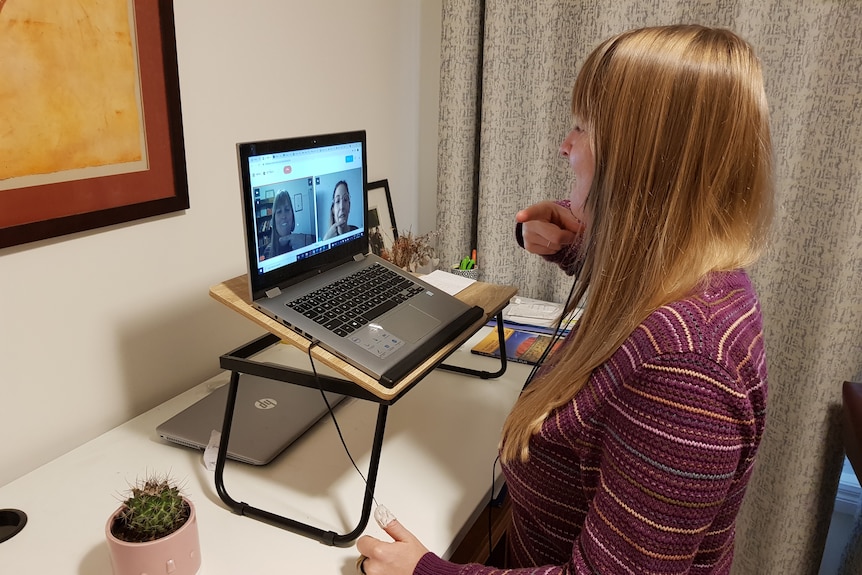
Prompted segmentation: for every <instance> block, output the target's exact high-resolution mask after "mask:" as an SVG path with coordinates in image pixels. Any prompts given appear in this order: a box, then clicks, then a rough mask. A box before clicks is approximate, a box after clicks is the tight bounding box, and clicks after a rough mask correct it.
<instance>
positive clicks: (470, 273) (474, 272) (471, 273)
mask: <svg viewBox="0 0 862 575" xmlns="http://www.w3.org/2000/svg"><path fill="white" fill-rule="evenodd" d="M449 271H450V272H452V273H453V274H455V275H456V276H461V277H465V278H470V279H471V280H478V279H479V268H478V267H474V268H473V269H469V270H461V269H458V264H456V265H454V266H452V269H451V270H449Z"/></svg>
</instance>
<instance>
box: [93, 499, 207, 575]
mask: <svg viewBox="0 0 862 575" xmlns="http://www.w3.org/2000/svg"><path fill="white" fill-rule="evenodd" d="M186 502H187V503H188V504H189V507H190V508H191V512H190V513H189V519H188V521H186V522H185V524H184V525H183V526H182V527H180V528H179V529H177V530H176V531H174V532H173V533H171V534H170V535H168V536H167V537H163V538H161V539H157V540H156V541H147V542H146V543H129V542H128V541H122V540H120V539H117V538H116V537H114V535H113V534H112V533H111V526H112V525H113V524H114V520H115V519H116V517H117V515H118V514H119V513H120V510H121V509H122V507H120V508H119V509H117V511H115V512H114V513H113V514H112V515H111V517H110V518H109V519H108V523H107V525H105V537H106V538H107V541H108V553H109V554H110V556H111V566H112V567H113V571H114V575H194V574H195V573H197V572H198V569H200V566H201V545H200V538H199V537H198V518H197V514H196V513H195V506H194V505H193V504H192V502H191V501H189V500H188V499H186Z"/></svg>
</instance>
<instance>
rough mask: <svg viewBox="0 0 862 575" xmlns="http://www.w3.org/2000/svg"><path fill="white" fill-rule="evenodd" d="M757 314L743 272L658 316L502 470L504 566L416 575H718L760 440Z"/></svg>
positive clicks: (422, 570)
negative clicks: (525, 453) (507, 499)
mask: <svg viewBox="0 0 862 575" xmlns="http://www.w3.org/2000/svg"><path fill="white" fill-rule="evenodd" d="M765 410H766V360H765V356H764V348H763V331H762V323H761V314H760V305H759V303H758V300H757V296H756V294H755V290H754V288H753V286H752V284H751V282H750V280H749V278H748V276H747V275H746V274H745V273H744V272H742V271H737V272H727V273H720V274H714V275H713V276H711V277H710V282H709V286H708V287H707V288H706V289H703V290H702V291H701V292H700V293H698V294H696V295H694V296H691V297H688V298H686V299H683V300H680V301H677V302H674V303H672V304H669V305H667V306H665V307H663V308H661V309H658V310H657V311H655V312H654V313H652V314H651V315H650V316H649V317H648V318H647V319H646V320H645V321H644V322H643V323H642V324H641V325H640V326H638V328H637V329H636V330H635V331H634V332H633V333H632V334H631V336H629V338H628V339H627V340H626V341H625V343H624V344H623V345H622V346H621V347H620V348H619V350H617V352H616V353H614V355H613V356H612V357H611V358H610V359H609V360H608V361H607V362H606V363H604V364H603V365H601V366H600V367H598V368H597V369H595V370H594V371H593V374H592V376H591V377H590V379H589V381H588V383H587V385H586V387H585V388H584V389H583V390H581V391H580V392H579V393H578V394H577V396H576V397H575V398H574V399H573V400H572V401H571V402H569V403H568V404H567V405H565V406H563V407H561V408H559V409H557V410H555V411H554V412H552V413H551V415H550V417H549V418H548V419H547V420H546V421H545V423H544V425H543V427H542V431H541V433H540V434H538V435H536V436H534V437H533V440H532V441H531V443H530V459H529V461H528V462H527V463H525V464H522V463H520V462H518V463H514V464H510V465H507V466H504V468H503V471H504V473H505V476H506V480H507V483H508V486H509V492H510V494H511V497H512V503H513V511H512V516H513V523H512V527H511V528H510V530H509V533H508V539H507V540H508V544H509V549H508V555H509V565H510V567H514V568H517V569H514V570H506V571H499V570H496V569H493V568H489V567H484V566H481V565H466V566H464V565H454V564H452V563H449V562H446V561H443V560H442V559H440V558H439V557H437V556H436V555H434V554H432V553H428V554H426V555H425V556H424V557H423V558H422V560H421V561H420V562H419V564H418V565H417V567H416V570H415V571H414V573H416V574H418V575H432V574H437V575H448V574H462V575H468V574H470V575H472V574H476V575H479V574H489V575H490V574H495V573H513V574H514V573H525V574H526V573H536V574H538V573H542V574H545V573H548V574H551V573H631V574H638V575H641V574H652V573H656V574H657V573H662V574H670V573H690V574H699V575H702V574H710V575H714V574H724V573H729V572H730V565H731V561H732V559H733V540H734V532H735V519H736V514H737V512H738V510H739V506H740V504H741V503H742V498H743V495H744V493H745V488H746V485H747V484H748V480H749V478H750V477H751V473H752V466H753V464H754V459H755V454H756V452H757V447H758V445H759V444H760V438H761V436H762V434H763V428H764V421H765Z"/></svg>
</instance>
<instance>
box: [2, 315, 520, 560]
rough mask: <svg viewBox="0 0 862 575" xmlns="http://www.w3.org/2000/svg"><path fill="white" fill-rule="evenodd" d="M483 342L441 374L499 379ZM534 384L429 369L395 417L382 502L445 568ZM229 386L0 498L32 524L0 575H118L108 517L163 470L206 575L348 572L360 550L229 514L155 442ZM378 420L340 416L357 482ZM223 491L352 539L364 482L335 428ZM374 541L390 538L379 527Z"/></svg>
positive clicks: (119, 431) (354, 411)
mask: <svg viewBox="0 0 862 575" xmlns="http://www.w3.org/2000/svg"><path fill="white" fill-rule="evenodd" d="M486 333H488V328H482V329H481V330H480V331H479V332H478V333H477V334H476V335H474V336H473V337H472V338H471V339H470V340H468V341H467V342H466V343H465V344H464V345H463V346H462V347H461V348H460V349H459V350H457V351H456V352H454V353H453V354H452V355H451V356H450V357H449V359H448V360H447V363H451V364H455V365H469V366H471V367H476V368H479V369H489V370H495V369H496V368H497V367H498V366H499V362H498V361H497V360H494V359H490V358H482V357H479V356H476V355H474V354H471V353H470V352H469V349H470V347H472V345H473V344H475V343H476V342H478V341H479V339H480V338H481V337H482V336H484V335H485V334H486ZM256 357H257V358H259V359H261V360H264V361H273V362H276V363H282V364H286V365H296V366H303V367H304V366H307V359H306V357H305V355H304V354H303V353H302V352H300V351H299V350H297V349H295V348H292V347H290V346H287V345H276V346H274V347H272V348H269V349H267V350H265V351H263V352H262V353H261V354H259V355H258V356H256ZM321 372H322V373H328V374H330V375H333V374H334V373H333V372H330V371H328V370H326V369H322V370H321ZM528 372H529V366H525V365H521V364H516V363H511V362H510V363H509V366H508V369H507V372H506V374H505V375H504V376H503V377H501V378H499V379H496V380H481V379H478V378H473V377H469V376H463V375H459V374H456V373H451V372H445V371H441V370H435V371H434V372H433V373H431V374H429V375H428V376H427V377H426V378H425V379H423V380H422V381H421V382H420V383H419V384H418V385H416V387H415V388H414V389H412V390H411V391H410V392H409V393H407V394H406V395H405V396H404V397H403V398H401V399H399V400H398V401H397V402H396V403H395V404H394V405H392V406H391V407H390V409H389V416H388V420H387V424H386V434H385V437H384V443H383V452H382V456H381V462H380V470H379V474H378V480H377V488H376V490H375V496H376V500H377V502H378V503H381V504H383V505H386V506H387V507H388V508H389V509H390V510H391V511H392V512H393V513H394V514H395V515H396V516H397V517H398V519H399V520H400V521H401V522H402V523H403V524H404V525H405V526H406V527H407V528H408V529H410V530H412V531H413V532H414V533H415V534H416V535H417V536H418V537H419V538H420V539H421V540H422V542H423V543H424V544H425V545H426V546H427V547H428V548H429V549H432V550H433V551H435V552H436V553H439V554H440V555H442V556H444V557H447V556H449V554H451V552H452V551H453V550H454V549H455V547H456V546H457V544H458V543H459V542H460V540H461V538H462V537H463V535H464V533H465V531H466V529H467V528H469V526H470V525H471V524H472V523H473V520H474V519H475V517H476V516H477V515H478V514H479V513H480V511H481V510H482V509H483V508H484V506H485V505H486V503H487V500H488V494H489V491H490V488H491V469H492V464H493V461H494V458H495V456H496V450H497V443H498V441H499V435H500V429H501V427H502V424H503V421H504V419H505V417H506V414H507V413H508V412H509V409H510V408H511V406H512V404H513V403H514V401H515V399H516V397H517V395H518V392H519V391H520V389H521V385H522V384H523V381H524V379H525V378H526V376H527V374H528ZM229 376H230V374H229V373H228V372H224V373H222V374H220V375H218V376H216V377H214V378H212V379H210V380H208V381H206V382H204V383H202V384H200V385H198V386H196V387H194V388H193V389H191V390H189V391H187V392H186V393H183V394H181V395H179V396H177V397H175V398H174V399H172V400H170V401H167V402H166V403H164V404H162V405H160V406H158V407H156V408H154V409H152V410H150V411H148V412H147V413H144V414H143V415H140V416H139V417H136V418H135V419H132V420H131V421H129V422H127V423H125V424H123V425H121V426H119V427H117V428H115V429H113V430H111V431H109V432H107V433H105V434H104V435H102V436H100V437H98V438H96V439H94V440H93V441H90V442H89V443H86V444H85V445H82V446H81V447H79V448H77V449H75V450H73V451H71V452H69V453H67V454H66V455H64V456H62V457H59V458H58V459H56V460H54V461H52V462H50V463H48V464H46V465H44V466H42V467H41V468H39V469H37V470H35V471H33V472H31V473H29V474H27V475H25V476H23V477H21V478H20V479H18V480H16V481H13V482H12V483H10V484H8V485H6V486H4V487H3V488H0V508H14V509H21V510H22V511H24V512H25V513H26V514H27V517H28V522H27V525H26V527H25V528H24V530H23V531H21V532H20V533H18V534H17V535H16V536H15V537H13V538H12V539H9V540H7V541H5V542H3V543H0V572H2V573H8V574H10V575H11V574H13V573H14V574H29V573H34V574H35V573H39V574H41V573H46V574H47V573H50V574H51V575H63V574H66V573H74V574H81V575H84V574H86V575H110V573H111V566H110V560H109V558H108V550H107V545H106V543H105V535H104V529H105V523H106V522H107V520H108V517H109V515H110V514H111V512H112V511H113V510H114V509H116V508H117V507H118V505H119V502H120V499H121V496H122V494H123V492H124V491H125V490H126V489H127V487H128V485H129V484H131V483H134V481H135V480H136V479H137V478H138V477H139V476H143V475H146V473H147V472H148V471H155V472H165V471H169V472H171V474H172V475H173V476H175V477H176V478H178V479H180V480H183V481H184V483H185V492H186V493H187V494H188V495H189V496H190V497H191V499H192V500H193V501H194V502H195V505H196V507H197V514H198V524H199V530H200V538H201V556H202V558H203V564H202V566H201V570H200V572H199V573H200V575H216V574H225V575H228V574H229V575H236V574H238V573H254V574H256V575H265V574H267V573H278V574H279V575H281V574H284V573H314V574H318V573H321V574H325V573H334V574H338V573H342V574H345V575H347V574H351V575H352V574H354V573H355V572H356V571H355V560H356V557H357V553H356V550H355V548H354V547H348V548H338V547H330V546H327V545H323V544H321V543H318V542H316V541H314V540H312V539H309V538H306V537H303V536H300V535H297V534H294V533H291V532H289V531H286V530H283V529H279V528H277V527H272V526H270V525H267V524H265V523H262V522H260V521H255V520H254V519H250V518H248V517H242V516H239V515H235V514H234V513H232V512H231V511H229V510H228V509H227V507H226V506H225V504H224V503H222V501H221V500H220V499H219V497H218V495H217V493H216V491H215V487H214V484H213V473H212V472H209V471H207V470H206V469H204V467H203V464H202V456H201V454H200V452H196V451H194V450H191V449H186V448H182V447H176V446H173V445H168V444H166V443H164V442H163V441H162V440H161V439H159V437H158V435H157V434H156V432H155V427H156V425H158V424H159V423H161V422H162V421H164V420H165V419H167V418H168V417H170V416H172V415H173V414H175V413H177V412H179V411H180V410H182V409H184V408H185V407H186V406H188V405H190V404H191V403H193V402H194V401H196V400H197V399H199V398H200V397H202V396H203V395H205V394H206V393H208V392H209V390H211V389H213V388H215V387H217V386H219V385H222V384H225V383H227V381H228V379H229ZM376 413H377V404H375V403H373V402H369V401H362V400H356V399H348V400H347V403H346V404H342V405H341V406H339V407H338V408H336V417H337V419H338V423H339V425H340V427H341V429H342V432H343V433H344V436H345V440H346V441H347V445H348V447H349V448H350V451H351V454H352V455H353V457H354V459H356V463H357V465H358V466H359V468H360V469H361V470H363V472H364V471H365V470H366V469H367V468H368V457H369V453H370V449H371V440H372V437H373V435H374V424H375V420H376ZM225 483H226V484H227V485H228V486H229V488H230V491H231V494H232V495H234V496H236V497H237V499H241V500H243V501H248V502H249V503H252V504H254V505H260V506H262V507H264V508H266V509H268V510H271V511H273V512H274V513H280V514H283V515H287V516H290V517H293V518H295V519H297V520H300V521H305V522H307V523H309V524H314V525H316V526H319V527H321V528H323V529H332V530H334V531H338V532H343V531H345V530H350V529H352V528H353V527H354V526H355V525H356V524H357V523H358V521H359V518H360V515H361V505H362V497H363V488H364V486H363V484H362V479H361V478H360V477H359V475H358V474H357V472H356V471H355V470H354V469H353V467H352V466H351V464H350V461H349V460H348V458H347V455H346V454H345V453H344V449H343V448H342V446H341V443H340V441H339V439H338V436H337V434H336V432H335V427H334V425H333V424H332V422H331V421H330V420H328V419H326V420H324V421H323V422H321V423H320V424H318V425H317V426H316V427H314V428H313V429H312V430H311V431H309V432H308V433H307V434H306V435H305V436H303V437H302V438H301V439H300V440H299V441H298V442H297V443H295V444H293V445H292V446H291V447H289V448H288V450H287V451H285V452H284V453H283V454H282V455H281V456H279V457H278V458H277V459H276V460H275V461H274V462H273V463H271V464H269V465H267V466H265V467H254V466H249V465H244V464H240V463H235V462H232V461H231V462H228V466H227V468H226V469H225ZM366 533H369V534H372V535H375V536H378V537H381V538H386V537H387V536H386V535H385V534H384V533H383V532H382V530H380V529H379V528H378V527H377V525H376V524H374V521H373V520H372V521H371V522H369V526H368V528H367V529H366Z"/></svg>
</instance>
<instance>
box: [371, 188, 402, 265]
mask: <svg viewBox="0 0 862 575" xmlns="http://www.w3.org/2000/svg"><path fill="white" fill-rule="evenodd" d="M367 192H368V213H367V214H366V218H365V225H366V226H367V227H368V243H369V248H370V249H371V253H373V254H375V255H378V256H379V255H381V254H382V253H383V251H384V250H386V251H390V250H391V249H392V246H393V245H394V244H395V240H397V239H398V228H397V227H396V226H395V211H394V210H393V209H392V197H391V196H390V195H389V180H377V181H376V182H369V183H368V188H367Z"/></svg>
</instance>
